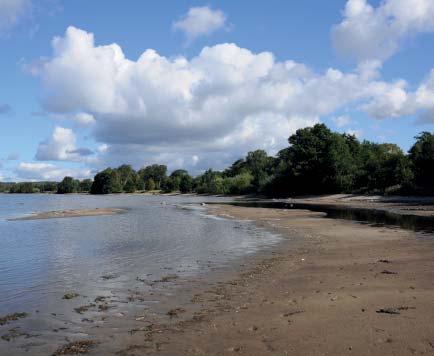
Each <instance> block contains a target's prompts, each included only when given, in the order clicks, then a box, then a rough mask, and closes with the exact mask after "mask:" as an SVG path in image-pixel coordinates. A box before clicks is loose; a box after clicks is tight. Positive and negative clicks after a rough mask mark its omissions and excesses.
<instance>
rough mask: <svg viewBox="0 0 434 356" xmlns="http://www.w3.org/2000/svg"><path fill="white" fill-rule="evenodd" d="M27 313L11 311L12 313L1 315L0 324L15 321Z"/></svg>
mask: <svg viewBox="0 0 434 356" xmlns="http://www.w3.org/2000/svg"><path fill="white" fill-rule="evenodd" d="M27 315H28V314H27V313H13V314H8V315H6V316H3V317H1V318H0V325H5V324H8V323H9V322H11V321H15V320H18V319H22V318H25V317H26V316H27Z"/></svg>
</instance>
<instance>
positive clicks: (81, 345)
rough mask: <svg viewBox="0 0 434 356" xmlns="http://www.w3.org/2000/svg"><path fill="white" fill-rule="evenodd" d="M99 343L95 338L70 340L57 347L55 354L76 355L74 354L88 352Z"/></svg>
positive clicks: (56, 355) (55, 355)
mask: <svg viewBox="0 0 434 356" xmlns="http://www.w3.org/2000/svg"><path fill="white" fill-rule="evenodd" d="M96 344H97V343H96V341H94V340H81V341H74V342H70V343H69V344H66V345H63V346H61V347H59V348H58V349H57V351H56V352H55V353H54V354H53V356H58V355H74V354H87V353H88V352H89V351H90V349H91V347H93V346H95V345H96Z"/></svg>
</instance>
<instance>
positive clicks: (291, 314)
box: [283, 310, 304, 318]
mask: <svg viewBox="0 0 434 356" xmlns="http://www.w3.org/2000/svg"><path fill="white" fill-rule="evenodd" d="M301 313H304V310H296V311H293V312H288V313H285V314H283V316H284V317H285V318H287V317H288V316H293V315H296V314H301Z"/></svg>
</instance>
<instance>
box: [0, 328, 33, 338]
mask: <svg viewBox="0 0 434 356" xmlns="http://www.w3.org/2000/svg"><path fill="white" fill-rule="evenodd" d="M19 336H29V334H27V333H23V332H21V331H20V328H19V327H18V328H12V329H9V330H8V332H7V333H6V334H3V335H2V336H1V339H2V340H5V341H11V340H13V339H15V338H17V337H19Z"/></svg>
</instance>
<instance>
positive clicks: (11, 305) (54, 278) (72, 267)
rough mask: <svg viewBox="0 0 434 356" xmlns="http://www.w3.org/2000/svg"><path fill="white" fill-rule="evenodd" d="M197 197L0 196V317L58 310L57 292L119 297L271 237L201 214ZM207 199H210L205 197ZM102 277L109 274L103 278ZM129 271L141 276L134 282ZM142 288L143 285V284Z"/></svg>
mask: <svg viewBox="0 0 434 356" xmlns="http://www.w3.org/2000/svg"><path fill="white" fill-rule="evenodd" d="M206 200H207V198H203V197H152V196H137V195H136V196H128V195H118V196H87V195H73V196H61V195H4V194H0V316H1V315H4V314H7V313H11V312H18V311H26V312H30V313H34V312H35V310H37V311H38V313H39V315H47V314H48V313H58V312H62V313H66V312H67V310H65V308H68V310H71V309H72V308H71V304H68V305H65V301H64V300H62V296H63V295H64V294H65V293H66V292H70V291H74V292H77V293H79V294H81V295H85V296H86V297H88V299H89V300H92V298H94V297H96V296H100V295H111V296H116V297H118V298H122V297H124V296H123V293H125V292H126V291H127V290H128V289H131V290H132V289H134V288H137V286H138V284H139V285H140V288H141V289H142V290H143V288H146V286H147V284H146V282H147V281H149V282H152V281H155V280H158V279H160V278H161V277H162V276H166V275H168V274H177V275H179V276H180V277H184V276H186V277H188V276H195V275H197V274H200V273H204V272H206V271H207V270H209V269H210V268H211V267H222V266H226V265H228V264H230V263H231V262H232V261H235V260H236V259H237V258H239V257H240V256H244V255H246V254H249V253H253V252H255V251H257V250H258V249H261V248H263V247H265V246H268V245H270V244H274V243H276V242H277V241H278V240H279V239H278V237H277V236H275V235H272V234H270V233H267V232H265V231H263V230H259V229H257V228H255V227H254V226H253V224H252V223H250V222H239V221H231V220H225V219H218V218H213V217H210V216H206V215H205V213H204V211H203V209H201V208H200V205H199V204H197V205H193V206H191V205H188V203H194V202H202V201H206ZM212 200H213V201H216V200H218V199H216V198H212ZM93 207H100V208H101V207H116V208H125V209H126V212H125V213H122V214H118V215H112V216H98V217H80V218H63V219H48V220H32V221H30V220H28V221H7V220H6V219H7V218H11V217H16V216H22V215H23V214H28V213H31V212H35V211H50V210H59V209H80V208H93ZM104 276H105V277H109V278H104ZM137 277H138V278H139V279H141V280H143V281H145V283H143V282H138V281H137ZM149 288H150V287H149Z"/></svg>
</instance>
